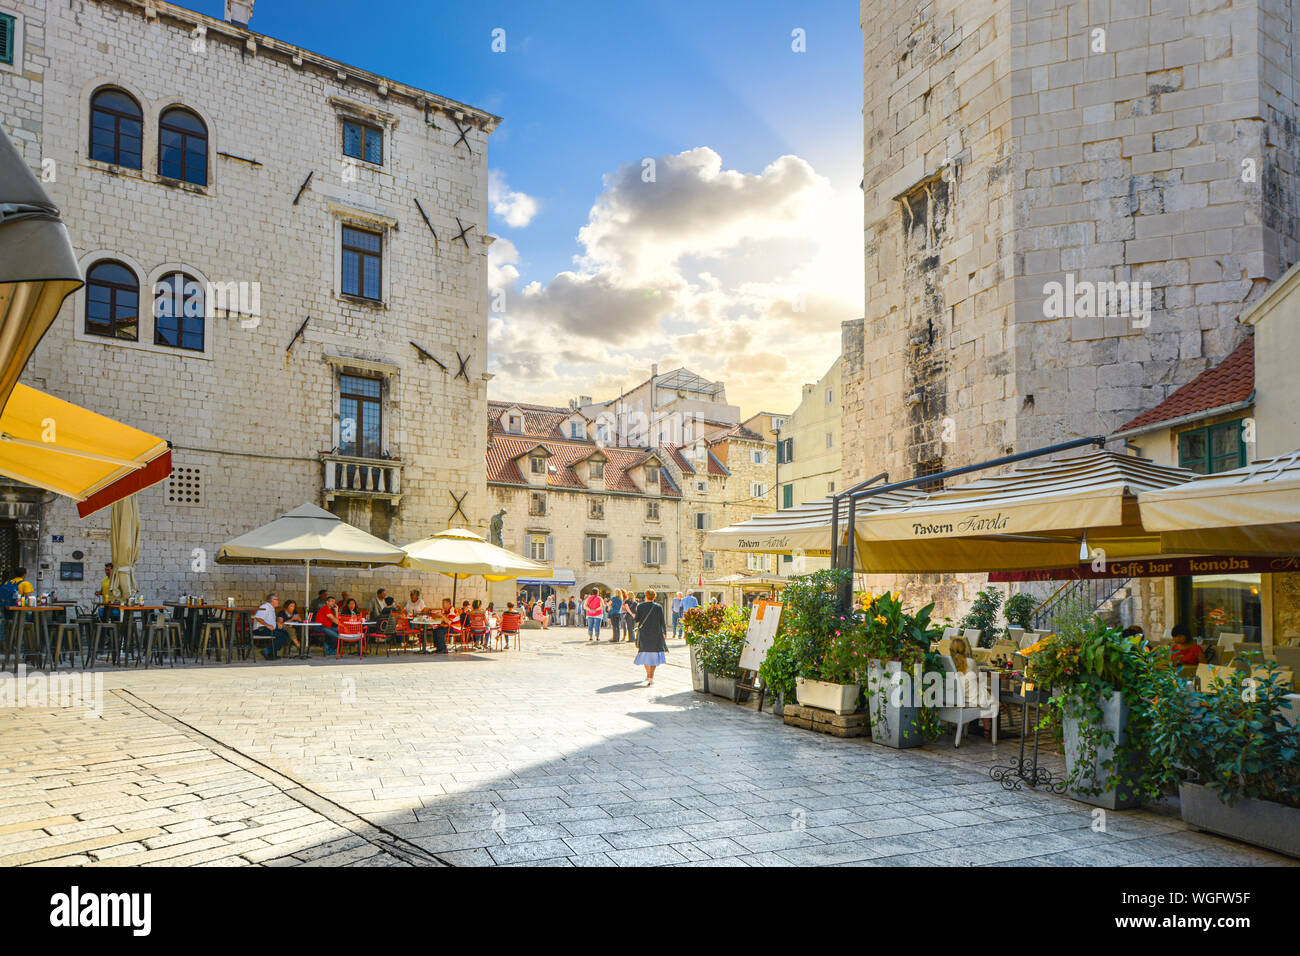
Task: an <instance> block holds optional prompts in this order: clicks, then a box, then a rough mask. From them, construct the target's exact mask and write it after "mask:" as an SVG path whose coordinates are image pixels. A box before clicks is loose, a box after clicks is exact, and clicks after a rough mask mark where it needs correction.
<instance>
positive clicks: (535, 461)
mask: <svg viewBox="0 0 1300 956" xmlns="http://www.w3.org/2000/svg"><path fill="white" fill-rule="evenodd" d="M528 466H529V470H530V471H532V473H533V474H534V475H545V474H546V459H545V458H544V457H542V456H541V455H531V456H530V457H529V459H528Z"/></svg>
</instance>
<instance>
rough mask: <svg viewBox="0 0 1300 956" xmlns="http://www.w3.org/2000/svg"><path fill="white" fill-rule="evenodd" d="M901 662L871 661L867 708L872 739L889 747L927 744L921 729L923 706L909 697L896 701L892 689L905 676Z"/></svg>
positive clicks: (904, 747)
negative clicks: (916, 704)
mask: <svg viewBox="0 0 1300 956" xmlns="http://www.w3.org/2000/svg"><path fill="white" fill-rule="evenodd" d="M902 670H903V665H902V664H900V663H899V662H898V661H884V662H882V661H872V662H871V663H870V664H869V665H868V667H867V674H868V684H867V694H868V696H867V701H868V706H867V711H868V713H869V714H870V715H871V739H872V740H873V741H875V742H876V743H878V744H883V745H884V746H886V747H893V748H895V749H897V750H904V749H907V748H909V747H919V746H921V745H922V744H923V743H925V735H924V734H923V733H922V732H921V724H920V713H921V708H919V707H912V706H909V705H908V704H909V702H908V701H907V700H903V701H902V702H901V703H899V704H896V703H894V701H893V700H892V699H891V698H892V697H893V696H894V695H893V694H892V691H893V690H894V688H895V686H897V684H898V681H899V678H900V677H901V676H902Z"/></svg>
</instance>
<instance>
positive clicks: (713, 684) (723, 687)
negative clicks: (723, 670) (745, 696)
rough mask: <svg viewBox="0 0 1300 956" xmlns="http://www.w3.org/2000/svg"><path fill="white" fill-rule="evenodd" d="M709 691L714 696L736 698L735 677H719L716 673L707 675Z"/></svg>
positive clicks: (731, 699)
mask: <svg viewBox="0 0 1300 956" xmlns="http://www.w3.org/2000/svg"><path fill="white" fill-rule="evenodd" d="M708 682H709V693H710V694H712V695H713V696H715V697H725V698H727V700H730V701H734V700H735V699H736V678H734V677H719V676H718V675H717V674H709V675H708Z"/></svg>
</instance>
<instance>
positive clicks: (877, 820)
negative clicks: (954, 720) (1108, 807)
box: [0, 629, 1296, 866]
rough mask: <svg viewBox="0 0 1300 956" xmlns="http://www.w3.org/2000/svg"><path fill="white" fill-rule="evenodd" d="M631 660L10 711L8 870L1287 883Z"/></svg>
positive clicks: (1253, 856) (585, 656) (1147, 825)
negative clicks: (1188, 867)
mask: <svg viewBox="0 0 1300 956" xmlns="http://www.w3.org/2000/svg"><path fill="white" fill-rule="evenodd" d="M630 658H631V652H630V650H629V649H628V648H627V647H626V646H625V645H611V644H608V643H604V644H601V645H599V646H592V645H589V644H587V643H586V641H585V639H584V636H583V635H581V634H579V633H578V632H576V631H574V632H573V633H572V634H570V633H567V632H565V631H563V630H558V629H553V630H552V631H550V632H547V633H546V634H544V635H543V634H536V635H535V636H534V637H533V638H532V639H531V640H530V641H528V642H526V646H525V649H524V650H522V651H510V652H508V653H494V654H478V655H473V654H462V655H452V656H450V657H437V656H432V655H430V656H420V655H409V656H394V657H391V658H386V657H382V656H380V657H368V658H366V659H365V660H363V661H359V660H356V659H345V660H342V661H329V662H326V661H324V660H322V659H319V658H317V659H313V660H311V661H310V662H306V663H304V662H301V661H293V660H286V661H281V662H277V663H272V664H265V663H259V664H251V663H249V664H240V665H234V666H229V667H227V666H211V665H204V666H186V667H178V668H174V669H173V668H167V667H164V668H156V667H155V668H150V669H148V670H143V669H139V670H115V671H108V672H106V673H105V675H104V690H105V700H104V707H103V712H102V714H101V715H99V716H91V717H86V716H83V715H82V712H81V711H80V710H50V709H33V708H10V709H7V710H4V711H3V712H0V745H2V746H0V751H2V752H3V756H2V757H0V865H6V866H22V865H85V866H96V865H114V866H118V865H139V866H156V865H166V866H184V865H218V866H243V865H249V864H252V865H294V866H296V865H311V866H341V865H384V866H436V865H440V864H448V865H455V866H503V865H510V866H513V865H534V864H542V865H553V866H569V865H573V866H694V865H724V866H731V865H747V866H825V865H866V866H894V865H897V866H927V865H936V864H952V865H989V866H997V865H1018V864H1027V865H1047V866H1143V865H1151V864H1159V865H1172V866H1177V865H1182V864H1207V865H1218V866H1242V865H1277V866H1289V865H1295V862H1296V861H1293V860H1289V859H1287V858H1285V857H1282V856H1278V855H1274V854H1271V853H1268V852H1265V851H1262V850H1258V849H1255V848H1252V847H1248V846H1245V845H1243V844H1238V843H1234V842H1232V841H1229V840H1224V839H1221V838H1218V837H1215V836H1211V835H1208V834H1203V833H1198V832H1194V831H1191V830H1189V829H1188V828H1187V827H1186V826H1185V825H1184V824H1183V823H1182V821H1181V820H1180V819H1179V818H1178V816H1177V814H1176V812H1171V811H1170V809H1169V808H1167V807H1165V808H1156V809H1146V810H1135V811H1127V812H1123V813H1111V814H1108V815H1107V818H1106V831H1105V832H1095V831H1094V830H1093V829H1092V827H1091V824H1092V820H1093V817H1092V808H1090V807H1086V806H1084V805H1082V804H1079V803H1076V802H1074V801H1071V800H1069V799H1067V798H1065V797H1061V796H1055V795H1051V794H1045V793H1034V792H1031V791H1023V792H1008V791H1006V790H1004V789H1003V788H1002V787H1001V786H1000V785H999V784H997V783H995V782H994V781H992V780H990V779H989V777H988V773H987V771H988V768H989V767H990V766H992V765H993V764H994V763H995V762H996V761H1005V760H1008V759H1010V758H1011V757H1012V756H1013V751H1014V749H1015V742H1014V741H1010V740H1004V742H1003V743H1001V744H1000V745H999V746H998V747H997V748H996V750H995V749H994V748H992V747H991V746H990V745H989V744H987V743H986V742H985V741H983V740H980V739H976V740H971V741H967V742H964V743H963V744H962V746H961V748H960V749H954V748H953V747H952V745H951V737H949V738H947V739H946V740H940V741H938V742H936V743H935V744H932V745H930V746H929V747H927V748H925V749H923V750H911V751H895V750H889V749H886V748H884V747H880V746H877V745H875V744H872V743H871V742H870V740H869V739H868V738H859V739H850V740H840V739H835V738H831V737H825V736H822V735H820V734H814V733H811V732H809V731H806V730H800V729H797V728H794V727H787V726H785V725H784V724H783V723H782V722H781V721H780V720H779V719H777V718H775V717H773V716H772V715H771V714H770V713H766V712H765V713H762V714H759V713H756V712H755V711H754V710H753V709H747V708H744V707H739V706H736V705H734V704H731V703H729V702H726V701H723V700H720V699H719V698H716V697H710V696H706V695H702V694H697V693H694V692H693V691H692V690H691V687H690V675H689V671H688V670H687V668H686V666H685V663H686V649H685V647H684V646H683V645H681V644H680V643H674V644H673V645H672V652H671V654H670V664H669V666H667V667H665V668H663V669H661V670H660V672H659V676H658V678H657V679H656V682H655V685H654V686H653V687H651V688H645V687H642V686H640V682H639V681H638V679H637V678H638V675H639V669H638V668H635V667H633V666H632V664H631V660H630Z"/></svg>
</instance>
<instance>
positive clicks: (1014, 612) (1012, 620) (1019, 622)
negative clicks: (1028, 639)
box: [1002, 591, 1038, 631]
mask: <svg viewBox="0 0 1300 956" xmlns="http://www.w3.org/2000/svg"><path fill="white" fill-rule="evenodd" d="M1037 607H1038V599H1037V598H1035V597H1034V596H1033V595H1032V594H1026V593H1025V592H1024V591H1021V592H1020V593H1019V594H1013V595H1011V596H1010V597H1009V598H1007V603H1006V604H1005V605H1003V607H1002V617H1003V619H1004V620H1005V621H1006V622H1007V626H1008V627H1018V628H1021V629H1023V630H1026V631H1028V630H1032V628H1033V619H1034V610H1035V609H1036V608H1037Z"/></svg>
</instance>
